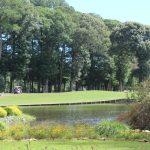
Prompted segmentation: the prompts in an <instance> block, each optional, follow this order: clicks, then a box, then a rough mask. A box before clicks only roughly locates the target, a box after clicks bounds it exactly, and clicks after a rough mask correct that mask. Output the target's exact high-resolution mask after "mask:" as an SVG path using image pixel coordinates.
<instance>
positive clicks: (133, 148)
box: [0, 140, 150, 150]
mask: <svg viewBox="0 0 150 150" xmlns="http://www.w3.org/2000/svg"><path fill="white" fill-rule="evenodd" d="M149 148H150V144H147V143H140V142H125V141H95V140H94V141H93V140H91V141H72V140H69V141H66V140H65V141H32V142H27V141H24V142H23V141H18V142H16V141H13V142H0V149H1V150H149Z"/></svg>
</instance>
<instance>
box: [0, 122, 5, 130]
mask: <svg viewBox="0 0 150 150" xmlns="http://www.w3.org/2000/svg"><path fill="white" fill-rule="evenodd" d="M4 129H6V123H4V122H0V130H4Z"/></svg>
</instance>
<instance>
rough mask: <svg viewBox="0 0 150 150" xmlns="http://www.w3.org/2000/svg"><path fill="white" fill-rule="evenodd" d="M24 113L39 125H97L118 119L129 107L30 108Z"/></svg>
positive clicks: (106, 105) (73, 106)
mask: <svg viewBox="0 0 150 150" xmlns="http://www.w3.org/2000/svg"><path fill="white" fill-rule="evenodd" d="M22 110H23V112H24V113H26V114H30V115H33V116H35V117H36V118H37V123H41V122H49V123H61V124H74V123H88V124H97V123H98V122H100V121H102V120H113V119H116V118H117V117H118V116H119V115H120V114H121V113H122V112H126V111H128V110H129V106H128V105H120V104H98V105H70V106H30V107H23V108H22Z"/></svg>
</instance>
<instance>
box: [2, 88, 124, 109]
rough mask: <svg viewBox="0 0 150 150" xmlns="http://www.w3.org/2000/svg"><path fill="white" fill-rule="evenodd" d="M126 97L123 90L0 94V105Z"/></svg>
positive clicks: (74, 101) (57, 102) (73, 101)
mask: <svg viewBox="0 0 150 150" xmlns="http://www.w3.org/2000/svg"><path fill="white" fill-rule="evenodd" d="M124 98H127V95H126V93H124V92H112V91H79V92H64V93H36V94H18V95H17V94H10V95H3V96H0V106H6V105H33V104H59V103H78V102H96V101H102V100H116V99H124Z"/></svg>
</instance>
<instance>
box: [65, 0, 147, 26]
mask: <svg viewBox="0 0 150 150" xmlns="http://www.w3.org/2000/svg"><path fill="white" fill-rule="evenodd" d="M66 1H67V2H68V3H69V5H71V6H73V7H74V8H75V10H77V11H80V12H84V13H95V14H98V15H100V16H101V17H102V18H105V19H116V20H119V21H121V22H126V21H134V22H139V23H142V24H145V25H150V0H66Z"/></svg>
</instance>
